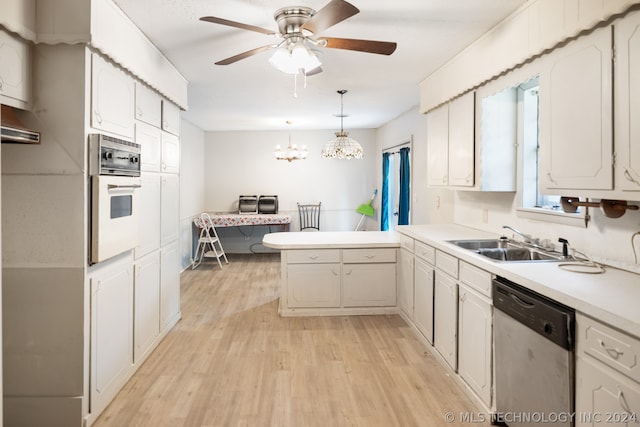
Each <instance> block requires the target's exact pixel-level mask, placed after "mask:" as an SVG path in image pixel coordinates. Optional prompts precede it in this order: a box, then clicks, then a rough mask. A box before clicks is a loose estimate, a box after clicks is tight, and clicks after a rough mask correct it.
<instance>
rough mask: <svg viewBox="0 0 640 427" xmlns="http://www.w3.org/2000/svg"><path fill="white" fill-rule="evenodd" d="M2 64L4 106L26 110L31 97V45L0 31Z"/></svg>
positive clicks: (0, 78)
mask: <svg viewBox="0 0 640 427" xmlns="http://www.w3.org/2000/svg"><path fill="white" fill-rule="evenodd" d="M0 64H2V67H1V68H0V100H2V103H3V104H8V105H11V106H13V107H18V108H25V107H26V106H27V104H28V103H29V101H30V96H31V93H30V92H31V80H30V75H31V57H30V51H29V45H28V44H27V43H26V42H23V41H21V40H20V39H18V38H14V37H12V36H10V35H9V34H8V33H6V32H4V31H0Z"/></svg>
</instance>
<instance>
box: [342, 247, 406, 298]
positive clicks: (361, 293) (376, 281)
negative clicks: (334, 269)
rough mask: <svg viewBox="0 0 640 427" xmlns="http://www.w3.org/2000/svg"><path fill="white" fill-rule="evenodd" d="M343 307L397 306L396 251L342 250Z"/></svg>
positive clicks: (389, 249) (388, 249)
mask: <svg viewBox="0 0 640 427" xmlns="http://www.w3.org/2000/svg"><path fill="white" fill-rule="evenodd" d="M342 263H343V265H342V306H343V307H392V306H395V305H396V249H394V248H386V249H345V250H343V251H342Z"/></svg>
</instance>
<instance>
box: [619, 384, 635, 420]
mask: <svg viewBox="0 0 640 427" xmlns="http://www.w3.org/2000/svg"><path fill="white" fill-rule="evenodd" d="M618 402H619V403H620V407H621V408H622V410H623V411H624V412H626V413H627V415H633V413H632V412H631V409H630V408H629V403H627V398H626V397H624V393H622V390H618Z"/></svg>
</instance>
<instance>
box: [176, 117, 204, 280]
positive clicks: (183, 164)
mask: <svg viewBox="0 0 640 427" xmlns="http://www.w3.org/2000/svg"><path fill="white" fill-rule="evenodd" d="M203 153H204V132H203V131H202V130H201V129H200V128H198V127H196V126H194V125H192V124H191V123H189V122H188V121H186V120H182V121H181V123H180V248H181V250H180V252H181V257H180V259H181V262H180V263H181V265H182V268H186V267H188V266H189V265H190V263H191V257H192V254H191V252H192V233H193V230H192V225H191V224H192V220H193V217H194V216H196V215H198V214H199V213H201V212H203V211H204V169H205V168H204V165H205V161H204V157H203Z"/></svg>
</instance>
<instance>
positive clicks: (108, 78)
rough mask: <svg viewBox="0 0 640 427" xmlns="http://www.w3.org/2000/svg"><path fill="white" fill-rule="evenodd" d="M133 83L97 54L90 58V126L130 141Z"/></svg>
mask: <svg viewBox="0 0 640 427" xmlns="http://www.w3.org/2000/svg"><path fill="white" fill-rule="evenodd" d="M134 99H135V98H134V81H133V79H132V78H131V77H129V76H128V75H127V74H125V73H124V72H123V71H121V70H119V69H118V68H116V67H115V66H114V65H112V64H110V63H109V62H107V61H106V60H104V59H103V58H101V57H100V56H99V55H97V54H93V55H92V71H91V126H92V127H94V128H96V129H100V130H104V131H106V132H111V133H115V134H117V135H121V136H125V137H127V138H131V139H133V137H134V132H135V131H134V122H135V115H134Z"/></svg>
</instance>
